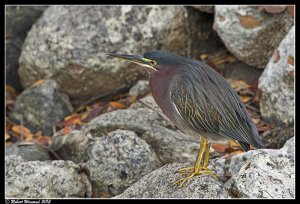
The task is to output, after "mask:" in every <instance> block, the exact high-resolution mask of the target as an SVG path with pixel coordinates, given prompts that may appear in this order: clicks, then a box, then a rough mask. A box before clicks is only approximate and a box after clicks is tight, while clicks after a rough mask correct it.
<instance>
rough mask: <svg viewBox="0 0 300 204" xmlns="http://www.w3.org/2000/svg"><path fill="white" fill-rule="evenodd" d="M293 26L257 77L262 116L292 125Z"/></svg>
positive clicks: (293, 79)
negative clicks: (260, 91)
mask: <svg viewBox="0 0 300 204" xmlns="http://www.w3.org/2000/svg"><path fill="white" fill-rule="evenodd" d="M294 52H295V27H294V26H293V27H292V28H291V29H290V31H289V33H288V34H287V35H286V36H285V38H284V39H283V40H282V42H281V43H280V45H279V47H278V48H277V49H276V50H275V52H274V54H273V57H272V58H271V59H270V61H269V63H268V65H267V67H266V69H265V70H264V72H263V74H262V75H261V77H260V78H259V84H258V87H259V88H260V89H261V90H262V98H261V100H260V110H261V114H262V116H263V117H265V118H267V119H270V120H273V121H275V122H281V123H285V124H290V125H293V123H294V112H295V96H294V95H295V91H294V82H295V64H294V58H295V55H294V54H295V53H294Z"/></svg>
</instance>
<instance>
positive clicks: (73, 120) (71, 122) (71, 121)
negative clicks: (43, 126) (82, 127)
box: [57, 113, 81, 127]
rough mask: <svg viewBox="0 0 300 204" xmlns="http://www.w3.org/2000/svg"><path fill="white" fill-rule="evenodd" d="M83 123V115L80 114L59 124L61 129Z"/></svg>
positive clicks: (69, 117) (73, 115)
mask: <svg viewBox="0 0 300 204" xmlns="http://www.w3.org/2000/svg"><path fill="white" fill-rule="evenodd" d="M80 123H81V115H80V114H78V113H75V114H72V115H70V116H68V117H66V118H65V119H64V121H62V122H59V123H57V126H59V127H65V126H71V125H74V124H80Z"/></svg>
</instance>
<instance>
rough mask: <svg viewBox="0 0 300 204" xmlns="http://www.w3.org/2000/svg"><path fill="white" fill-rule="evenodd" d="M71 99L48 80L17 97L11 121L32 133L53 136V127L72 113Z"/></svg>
mask: <svg viewBox="0 0 300 204" xmlns="http://www.w3.org/2000/svg"><path fill="white" fill-rule="evenodd" d="M72 110H73V108H72V105H71V103H70V101H69V97H68V96H67V95H66V94H64V93H62V92H60V91H59V86H58V85H57V83H56V82H55V81H53V80H46V81H44V82H43V83H42V84H36V85H34V86H33V87H30V88H27V89H26V90H25V91H23V92H22V94H20V95H19V96H18V97H17V100H16V101H15V104H14V107H13V109H12V110H11V112H10V119H11V120H12V121H14V122H16V123H18V124H22V125H24V126H25V127H27V128H29V129H30V130H31V132H33V133H34V132H36V131H38V130H41V131H42V133H43V134H45V135H52V127H53V125H55V124H56V123H57V122H59V121H61V120H62V119H63V118H64V117H66V116H67V115H69V114H70V113H72Z"/></svg>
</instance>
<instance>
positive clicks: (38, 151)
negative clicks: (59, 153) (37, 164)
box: [5, 143, 51, 161]
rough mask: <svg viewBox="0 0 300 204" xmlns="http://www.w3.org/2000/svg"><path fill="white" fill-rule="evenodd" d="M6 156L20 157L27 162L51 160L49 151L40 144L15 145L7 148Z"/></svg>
mask: <svg viewBox="0 0 300 204" xmlns="http://www.w3.org/2000/svg"><path fill="white" fill-rule="evenodd" d="M5 155H6V156H10V155H19V156H21V157H22V158H23V159H25V160H27V161H36V160H38V161H45V160H51V157H50V154H49V152H48V150H47V149H45V148H43V147H42V146H41V145H38V144H17V143H13V144H11V145H8V146H6V149H5Z"/></svg>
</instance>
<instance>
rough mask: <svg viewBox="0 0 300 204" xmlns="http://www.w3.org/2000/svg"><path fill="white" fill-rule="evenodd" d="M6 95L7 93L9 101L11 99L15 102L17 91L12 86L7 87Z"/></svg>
mask: <svg viewBox="0 0 300 204" xmlns="http://www.w3.org/2000/svg"><path fill="white" fill-rule="evenodd" d="M5 93H6V96H7V99H9V100H14V99H15V98H16V96H17V91H16V89H15V88H14V87H12V86H10V85H6V86H5Z"/></svg>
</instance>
